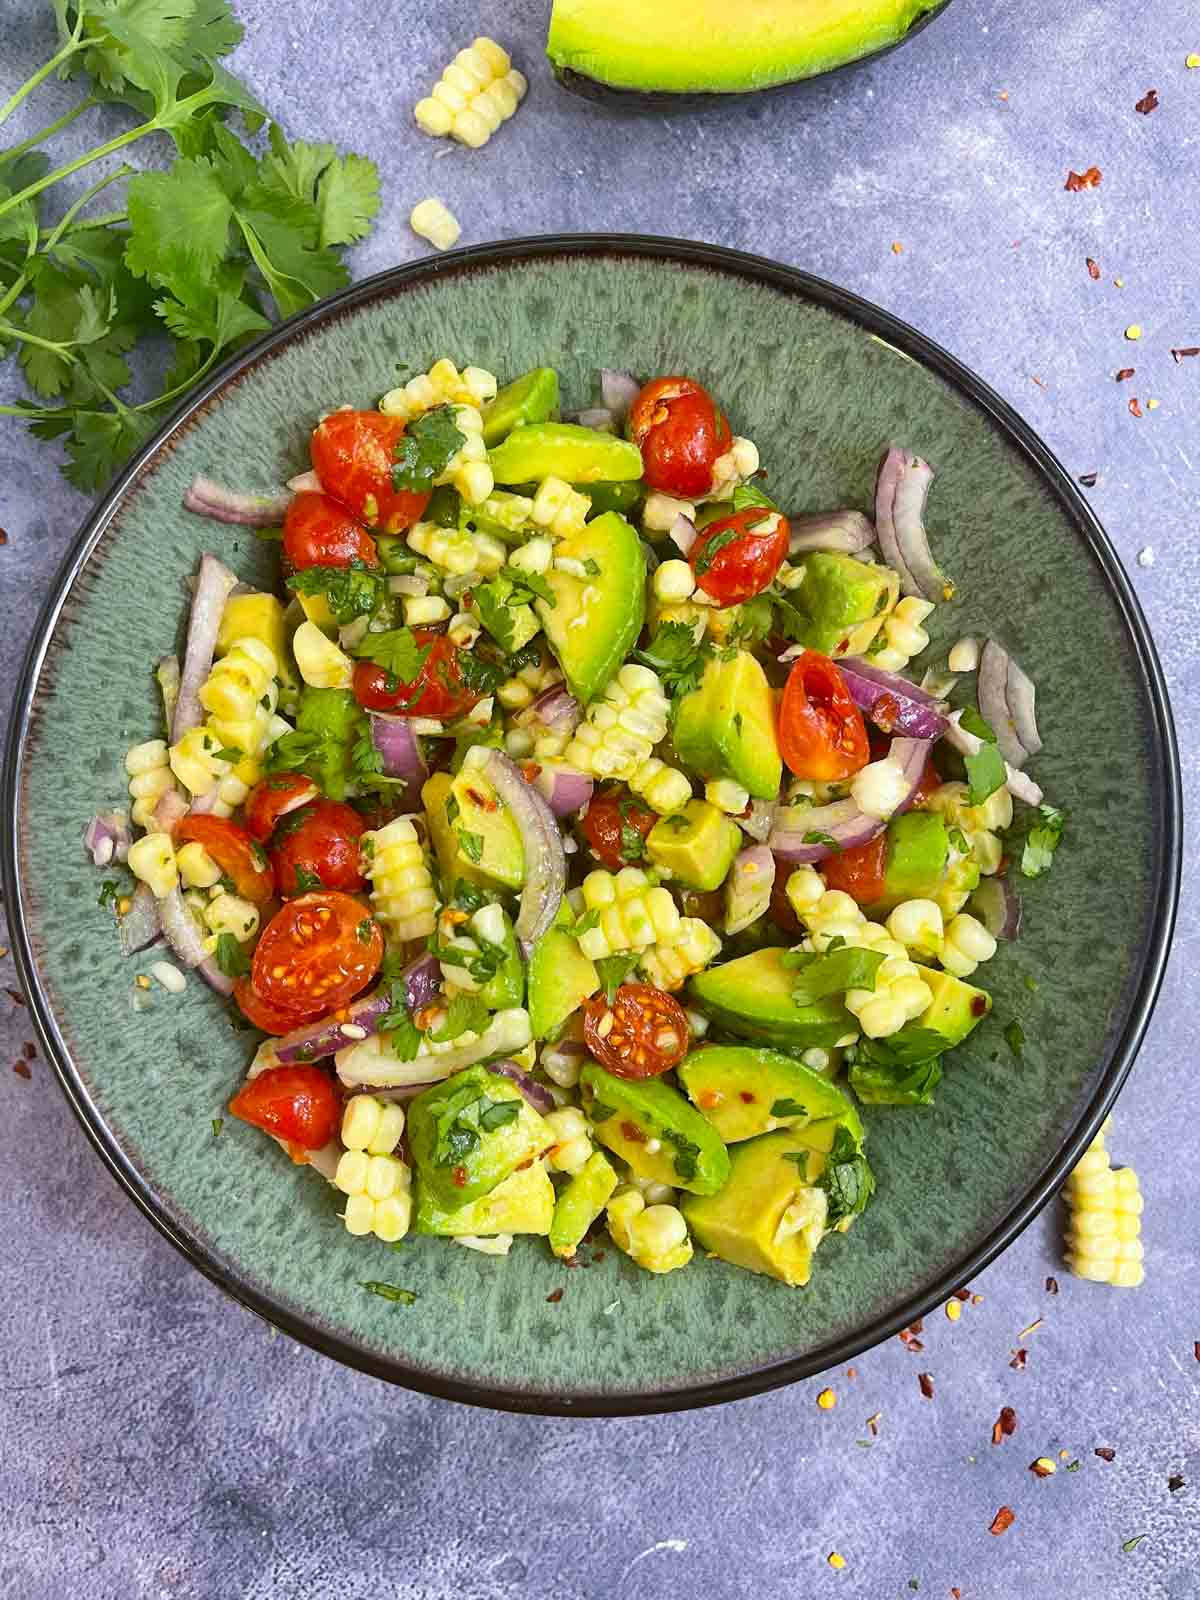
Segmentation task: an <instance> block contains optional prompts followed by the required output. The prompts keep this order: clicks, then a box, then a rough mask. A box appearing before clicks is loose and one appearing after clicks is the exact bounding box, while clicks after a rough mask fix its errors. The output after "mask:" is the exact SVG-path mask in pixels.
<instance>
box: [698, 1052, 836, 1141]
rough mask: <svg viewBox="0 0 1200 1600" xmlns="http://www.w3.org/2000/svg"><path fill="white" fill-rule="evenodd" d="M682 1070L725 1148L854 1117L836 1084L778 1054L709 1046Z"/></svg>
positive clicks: (699, 1107) (799, 1063) (793, 1060)
mask: <svg viewBox="0 0 1200 1600" xmlns="http://www.w3.org/2000/svg"><path fill="white" fill-rule="evenodd" d="M677 1071H678V1075H679V1082H680V1084H681V1085H682V1086H683V1089H684V1091H685V1092H686V1094H687V1097H688V1099H689V1100H690V1101H691V1102H692V1104H693V1105H694V1106H695V1107H696V1108H697V1109H698V1110H699V1111H700V1112H702V1113H703V1115H704V1116H706V1117H707V1118H708V1120H709V1121H710V1122H711V1123H712V1125H713V1127H714V1128H715V1129H716V1130H717V1132H718V1133H719V1134H720V1135H721V1138H722V1139H723V1140H724V1141H725V1143H726V1144H736V1143H738V1142H739V1141H740V1140H742V1139H753V1138H754V1137H755V1136H756V1135H758V1134H760V1133H771V1132H773V1131H774V1129H776V1128H794V1127H796V1126H797V1125H800V1126H805V1125H807V1124H809V1123H812V1122H818V1121H820V1120H821V1119H823V1118H835V1119H836V1118H840V1117H842V1116H843V1115H844V1114H845V1113H847V1112H850V1113H851V1114H853V1112H852V1108H851V1105H850V1102H849V1101H848V1100H847V1099H846V1097H845V1095H844V1094H843V1093H842V1091H841V1090H840V1089H839V1088H838V1087H837V1086H836V1084H832V1083H830V1082H829V1080H828V1079H827V1078H823V1077H821V1075H820V1073H818V1072H814V1071H813V1070H812V1068H811V1067H806V1066H804V1065H803V1064H802V1063H801V1062H799V1061H796V1060H795V1059H794V1058H793V1057H792V1056H785V1055H781V1054H780V1053H779V1052H778V1051H777V1050H756V1049H754V1048H753V1047H752V1046H750V1045H739V1044H706V1045H702V1046H701V1047H700V1049H699V1050H693V1051H692V1052H691V1054H690V1055H689V1056H688V1057H687V1058H686V1060H684V1061H683V1062H681V1063H680V1065H679V1067H678V1069H677Z"/></svg>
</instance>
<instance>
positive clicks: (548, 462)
mask: <svg viewBox="0 0 1200 1600" xmlns="http://www.w3.org/2000/svg"><path fill="white" fill-rule="evenodd" d="M488 463H489V465H490V466H491V469H492V473H493V475H494V476H495V479H496V482H497V483H540V482H541V481H542V479H543V478H563V479H565V480H566V482H567V483H578V484H580V485H581V486H582V487H583V489H584V490H585V491H586V489H587V486H588V484H589V483H606V482H609V481H618V482H623V481H624V480H626V479H634V478H640V477H641V475H642V452H641V451H640V450H639V449H638V447H637V445H635V444H631V443H630V441H629V440H628V439H617V438H615V437H614V436H613V435H612V434H611V433H598V432H597V431H596V430H595V429H594V428H581V427H580V426H579V424H578V423H575V422H531V423H527V424H526V425H525V426H524V427H521V428H515V429H514V430H513V432H512V433H510V434H509V435H508V437H507V438H506V439H504V440H503V441H502V442H501V443H500V444H498V445H497V446H496V448H495V449H494V450H491V451H489V453H488Z"/></svg>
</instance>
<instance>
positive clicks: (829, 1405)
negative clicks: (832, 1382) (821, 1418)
mask: <svg viewBox="0 0 1200 1600" xmlns="http://www.w3.org/2000/svg"><path fill="white" fill-rule="evenodd" d="M817 1404H818V1405H819V1406H820V1408H821V1410H822V1411H832V1410H833V1408H834V1406H836V1405H837V1395H836V1394H834V1392H833V1390H832V1389H822V1390H821V1392H820V1394H819V1395H818V1396H817Z"/></svg>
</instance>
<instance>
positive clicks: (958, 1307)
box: [946, 1300, 962, 1322]
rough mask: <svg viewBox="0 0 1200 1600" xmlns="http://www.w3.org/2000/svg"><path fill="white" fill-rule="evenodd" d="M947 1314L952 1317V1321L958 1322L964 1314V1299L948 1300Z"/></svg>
mask: <svg viewBox="0 0 1200 1600" xmlns="http://www.w3.org/2000/svg"><path fill="white" fill-rule="evenodd" d="M946 1315H947V1316H948V1317H949V1318H950V1321H951V1322H957V1321H958V1319H959V1317H961V1316H962V1301H961V1300H947V1302H946Z"/></svg>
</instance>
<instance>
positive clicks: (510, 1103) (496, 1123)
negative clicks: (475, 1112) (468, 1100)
mask: <svg viewBox="0 0 1200 1600" xmlns="http://www.w3.org/2000/svg"><path fill="white" fill-rule="evenodd" d="M520 1115H521V1102H520V1100H492V1101H489V1102H488V1103H487V1104H486V1108H485V1109H484V1110H483V1111H481V1112H480V1113H479V1126H480V1127H481V1128H482V1130H483V1131H484V1133H493V1132H495V1130H496V1129H497V1128H503V1127H506V1126H507V1125H508V1124H509V1123H510V1122H515V1121H516V1120H517V1118H518V1117H519V1116H520Z"/></svg>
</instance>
